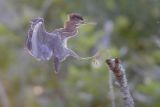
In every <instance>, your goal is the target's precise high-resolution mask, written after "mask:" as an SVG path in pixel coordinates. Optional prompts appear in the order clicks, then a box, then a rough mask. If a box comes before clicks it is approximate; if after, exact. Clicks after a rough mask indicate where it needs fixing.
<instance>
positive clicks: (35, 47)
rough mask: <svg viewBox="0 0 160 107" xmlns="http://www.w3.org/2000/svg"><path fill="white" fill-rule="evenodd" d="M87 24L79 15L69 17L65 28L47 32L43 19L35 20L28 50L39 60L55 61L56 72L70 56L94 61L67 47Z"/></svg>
mask: <svg viewBox="0 0 160 107" xmlns="http://www.w3.org/2000/svg"><path fill="white" fill-rule="evenodd" d="M84 23H86V22H85V21H84V19H83V17H82V16H81V15H80V14H78V13H72V14H69V15H68V20H67V21H66V22H65V23H64V27H63V28H59V29H55V30H54V31H52V32H47V31H46V29H45V27H44V19H43V18H40V17H38V18H35V19H33V20H32V22H31V26H30V28H29V31H28V35H27V39H26V49H27V50H28V52H29V53H30V54H31V55H32V56H33V57H35V58H36V59H37V60H50V59H51V58H52V59H53V60H54V68H55V71H56V72H58V71H59V69H60V64H61V62H62V61H64V60H65V59H66V58H67V57H68V56H73V57H75V58H78V59H92V58H94V57H95V56H91V57H87V58H82V57H80V56H79V55H77V54H76V53H75V52H74V51H72V50H71V49H69V48H68V47H67V40H68V39H69V38H71V37H74V36H76V34H77V33H78V27H79V26H80V25H81V24H84Z"/></svg>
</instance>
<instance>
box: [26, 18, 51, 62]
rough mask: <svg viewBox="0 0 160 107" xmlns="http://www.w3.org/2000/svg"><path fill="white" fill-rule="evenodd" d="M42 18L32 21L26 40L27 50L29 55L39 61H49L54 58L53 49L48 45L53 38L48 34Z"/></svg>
mask: <svg viewBox="0 0 160 107" xmlns="http://www.w3.org/2000/svg"><path fill="white" fill-rule="evenodd" d="M43 23H44V21H43V19H42V18H36V19H34V20H32V24H31V27H30V28H29V32H28V36H27V39H26V48H27V49H28V51H29V53H30V54H31V55H32V56H33V57H35V58H36V59H38V60H49V59H50V58H51V56H52V54H53V53H52V49H51V48H50V47H49V45H48V40H49V39H50V38H51V35H50V33H48V32H46V30H45V28H44V24H43Z"/></svg>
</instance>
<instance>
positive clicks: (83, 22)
mask: <svg viewBox="0 0 160 107" xmlns="http://www.w3.org/2000/svg"><path fill="white" fill-rule="evenodd" d="M81 24H82V25H83V24H93V25H95V24H96V23H94V22H87V21H86V20H84V21H82V22H81Z"/></svg>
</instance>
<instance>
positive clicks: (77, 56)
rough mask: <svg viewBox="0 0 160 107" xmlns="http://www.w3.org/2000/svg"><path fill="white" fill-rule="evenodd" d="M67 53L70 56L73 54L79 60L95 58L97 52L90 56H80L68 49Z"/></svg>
mask: <svg viewBox="0 0 160 107" xmlns="http://www.w3.org/2000/svg"><path fill="white" fill-rule="evenodd" d="M69 54H70V56H73V57H74V58H76V59H79V60H90V59H95V58H96V57H97V54H95V55H93V56H90V57H80V56H79V55H78V54H76V53H75V52H74V51H72V50H70V49H69Z"/></svg>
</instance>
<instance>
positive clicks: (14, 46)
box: [0, 0, 160, 107]
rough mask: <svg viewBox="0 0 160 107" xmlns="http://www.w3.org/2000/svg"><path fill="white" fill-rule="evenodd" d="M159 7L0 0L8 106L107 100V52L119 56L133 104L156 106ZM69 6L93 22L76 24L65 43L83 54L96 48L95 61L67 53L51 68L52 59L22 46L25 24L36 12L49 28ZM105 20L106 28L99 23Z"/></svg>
mask: <svg viewBox="0 0 160 107" xmlns="http://www.w3.org/2000/svg"><path fill="white" fill-rule="evenodd" d="M159 10H160V1H158V0H121V1H116V0H33V1H30V0H13V1H11V0H0V13H1V16H0V83H1V84H2V87H3V88H4V89H5V92H4V93H5V94H6V98H7V100H8V103H9V105H10V107H109V106H111V101H110V98H109V95H108V92H109V88H108V71H107V67H106V64H105V59H106V58H108V57H119V58H120V59H121V60H122V62H123V64H124V67H125V68H126V73H127V77H128V81H129V84H130V86H131V88H130V89H131V92H132V94H133V96H134V100H135V103H136V107H150V106H153V107H159V106H160V103H159V99H160V94H159V93H160V92H159V90H160V85H159V80H160V79H159V74H160V73H159V71H160V36H159V34H160V32H159V27H160V24H159V19H160V12H159ZM72 12H79V13H81V14H82V15H83V16H84V17H85V18H86V20H87V21H89V22H95V23H96V25H92V24H88V25H83V26H81V27H80V30H79V34H78V35H77V36H76V37H74V38H72V39H71V40H69V43H68V45H69V47H70V48H71V49H73V50H75V51H76V52H77V53H78V54H79V55H80V56H83V57H85V56H91V55H93V54H94V53H95V52H96V50H98V51H100V55H99V57H98V58H97V61H98V62H99V65H95V64H93V62H92V61H90V60H89V61H85V60H84V61H81V60H80V61H79V60H76V59H73V58H68V59H67V60H66V61H65V62H64V63H63V64H62V66H61V72H60V73H59V74H54V73H53V62H52V61H49V62H47V61H44V62H39V61H36V60H35V59H34V58H33V57H32V56H30V55H29V54H28V53H27V52H26V50H25V49H24V41H25V38H26V35H27V30H28V28H29V26H30V20H31V19H32V18H35V17H38V16H40V17H44V19H45V26H46V28H47V29H48V31H53V30H54V29H56V28H59V27H62V26H63V22H64V21H65V20H66V19H67V14H68V13H72ZM108 20H109V21H111V22H112V23H113V31H112V33H111V34H109V31H107V30H106V29H105V27H104V26H105V24H106V22H107V21H108ZM107 41H109V42H107ZM106 42H107V43H106ZM106 44H108V45H107V46H106ZM0 91H1V90H0ZM0 93H1V92H0ZM137 93H138V94H137ZM115 95H116V105H118V104H121V102H120V100H119V98H121V97H120V96H119V94H118V93H117V91H116V92H115ZM0 97H1V95H0ZM144 97H149V98H144ZM1 99H2V98H0V107H1V106H2V104H3V103H2V102H1Z"/></svg>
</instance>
